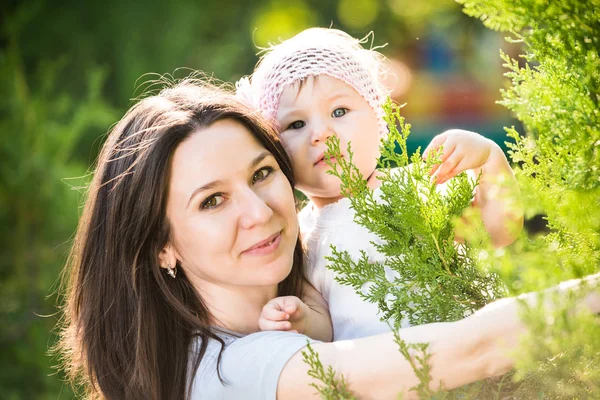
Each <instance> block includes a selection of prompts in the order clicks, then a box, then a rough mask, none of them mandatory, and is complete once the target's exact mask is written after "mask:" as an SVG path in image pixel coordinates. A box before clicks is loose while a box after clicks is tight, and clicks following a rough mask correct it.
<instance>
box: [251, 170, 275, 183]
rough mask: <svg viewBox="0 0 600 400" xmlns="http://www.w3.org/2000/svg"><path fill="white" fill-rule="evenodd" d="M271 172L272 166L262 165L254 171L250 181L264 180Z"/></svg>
mask: <svg viewBox="0 0 600 400" xmlns="http://www.w3.org/2000/svg"><path fill="white" fill-rule="evenodd" d="M272 173H273V168H271V167H263V168H261V169H259V170H258V171H256V172H255V173H254V175H252V183H256V182H260V181H264V180H265V179H267V178H268V177H269V175H271V174H272Z"/></svg>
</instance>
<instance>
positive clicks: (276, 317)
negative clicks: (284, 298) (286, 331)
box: [262, 307, 290, 321]
mask: <svg viewBox="0 0 600 400" xmlns="http://www.w3.org/2000/svg"><path fill="white" fill-rule="evenodd" d="M262 316H263V317H264V318H266V319H268V320H271V321H287V320H288V319H290V315H289V314H288V313H286V312H285V311H281V310H278V309H276V308H272V307H264V308H263V310H262Z"/></svg>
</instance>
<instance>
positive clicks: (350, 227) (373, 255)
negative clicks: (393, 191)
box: [298, 189, 390, 341]
mask: <svg viewBox="0 0 600 400" xmlns="http://www.w3.org/2000/svg"><path fill="white" fill-rule="evenodd" d="M378 191H379V189H375V195H379V194H380V193H378ZM354 214H355V213H354V210H353V209H352V207H351V204H350V200H349V199H347V198H342V199H340V200H339V201H337V202H336V203H333V204H330V205H327V206H325V207H323V208H322V209H320V210H319V209H317V208H316V207H315V206H314V204H313V203H312V202H310V203H309V204H308V205H307V206H306V207H304V209H303V210H302V211H300V213H299V214H298V219H299V222H300V232H301V233H302V241H303V242H304V247H305V249H306V251H307V257H306V265H305V272H306V278H307V279H308V281H309V282H310V283H311V284H312V285H313V286H314V287H315V288H316V289H317V290H318V291H319V292H320V293H321V294H322V295H323V298H324V299H325V301H327V303H328V304H329V313H330V314H331V322H332V324H333V340H334V341H336V340H346V339H356V338H361V337H366V336H372V335H376V334H379V333H384V332H390V328H389V326H388V325H387V323H386V322H382V321H381V320H380V314H379V308H378V307H377V305H376V304H375V303H369V302H368V301H366V300H363V299H362V298H361V297H360V296H359V295H358V294H357V293H356V292H355V291H354V289H353V288H352V287H351V286H346V285H342V284H340V283H338V282H337V281H336V280H335V279H334V278H335V276H336V275H337V273H336V272H333V271H332V270H330V269H329V268H327V266H326V265H327V264H329V263H330V262H329V261H328V260H326V259H325V257H326V256H330V255H331V254H332V251H331V245H334V246H335V247H336V248H337V250H338V251H347V252H348V253H349V254H350V256H351V257H352V259H353V260H358V258H359V257H360V256H361V254H360V250H363V251H365V252H366V254H367V256H368V258H369V260H370V261H373V262H381V261H383V260H384V259H385V257H384V256H383V255H382V254H381V253H379V252H378V251H377V249H376V248H375V246H374V245H373V243H378V244H381V243H383V241H382V240H381V239H380V238H379V237H377V236H376V235H375V234H373V233H372V232H370V231H369V230H368V229H367V228H365V227H363V226H361V225H359V224H357V223H356V222H354ZM382 268H383V267H382Z"/></svg>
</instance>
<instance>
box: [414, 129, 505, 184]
mask: <svg viewBox="0 0 600 400" xmlns="http://www.w3.org/2000/svg"><path fill="white" fill-rule="evenodd" d="M440 146H443V150H442V154H441V155H440V161H441V162H440V163H439V164H435V165H434V166H433V168H432V169H431V171H430V174H431V175H433V178H434V179H435V181H436V183H438V184H441V183H444V182H446V181H447V180H448V179H450V178H452V177H454V176H456V175H458V174H459V173H461V172H463V171H466V170H468V169H475V168H480V167H482V166H483V165H484V164H485V163H486V162H487V161H488V160H489V159H490V157H491V156H492V154H493V153H497V152H498V151H499V152H500V153H501V152H502V150H501V149H500V147H498V145H496V143H494V142H493V141H491V140H490V139H486V138H485V137H483V136H481V135H480V134H478V133H475V132H469V131H463V130H460V129H453V130H450V131H446V132H444V133H442V134H439V135H437V136H436V137H434V138H433V140H432V141H431V143H429V146H427V148H426V149H425V151H424V152H423V159H426V158H427V157H428V156H429V154H430V153H431V152H432V151H434V150H437V149H439V147H440Z"/></svg>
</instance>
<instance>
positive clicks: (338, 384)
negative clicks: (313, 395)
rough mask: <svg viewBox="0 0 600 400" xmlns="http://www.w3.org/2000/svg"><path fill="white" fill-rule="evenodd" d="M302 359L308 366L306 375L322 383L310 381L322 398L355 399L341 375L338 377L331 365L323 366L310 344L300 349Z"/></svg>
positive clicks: (331, 399) (325, 399)
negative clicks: (304, 348)
mask: <svg viewBox="0 0 600 400" xmlns="http://www.w3.org/2000/svg"><path fill="white" fill-rule="evenodd" d="M302 360H303V361H304V362H305V363H306V364H307V365H308V366H309V367H310V369H309V371H308V376H310V377H311V378H314V379H316V380H319V381H321V382H322V384H320V385H318V384H316V383H311V386H312V387H314V388H315V389H317V392H318V393H319V394H320V395H321V398H322V399H324V400H356V398H355V397H354V396H353V395H352V393H351V392H350V390H349V389H348V385H347V383H346V381H345V380H344V377H343V376H340V377H339V378H338V377H337V376H336V375H337V374H336V373H335V371H334V370H333V368H332V367H331V366H329V367H327V370H325V367H324V366H323V364H322V363H321V360H319V355H318V354H317V352H315V351H314V350H313V348H312V347H311V345H310V344H309V345H308V346H306V350H303V351H302Z"/></svg>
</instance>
